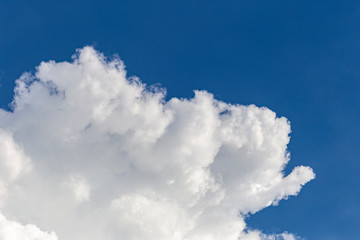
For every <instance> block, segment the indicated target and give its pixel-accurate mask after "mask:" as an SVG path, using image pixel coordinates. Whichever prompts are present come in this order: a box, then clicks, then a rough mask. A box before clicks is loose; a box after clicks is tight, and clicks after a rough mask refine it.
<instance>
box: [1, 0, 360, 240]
mask: <svg viewBox="0 0 360 240" xmlns="http://www.w3.org/2000/svg"><path fill="white" fill-rule="evenodd" d="M359 26H360V2H359V1H350V0H349V1H332V0H330V1H229V0H224V1H213V0H209V1H187V0H184V1H159V0H154V1H138V0H133V1H107V2H106V3H104V2H100V1H78V0H72V1H67V0H63V1H56V2H53V1H36V0H34V1H30V0H27V1H26V0H23V1H17V0H12V1H10V0H3V1H1V2H0V84H1V86H0V106H1V107H2V108H6V106H7V105H8V103H9V102H11V100H12V96H13V87H14V81H15V80H16V79H17V78H18V77H19V76H20V75H21V74H22V73H23V72H24V71H34V67H35V66H37V65H38V64H39V63H40V62H41V61H47V60H50V59H54V60H56V61H64V60H67V61H69V60H71V59H70V56H71V55H72V54H73V53H74V51H75V49H77V48H81V47H83V46H84V45H92V46H94V47H95V49H97V50H99V51H101V52H103V53H104V54H105V55H107V56H111V55H112V54H114V53H117V54H119V56H120V57H121V59H122V60H124V62H125V64H126V66H127V70H128V73H129V75H136V76H139V77H140V78H141V79H142V81H144V82H146V83H148V84H152V83H160V84H161V85H162V86H164V87H166V89H167V98H171V97H192V96H193V89H200V90H201V89H206V90H207V91H209V92H211V93H213V94H214V96H215V97H216V98H217V99H220V100H222V101H225V102H231V103H239V104H245V105H248V104H255V105H257V106H266V107H268V108H270V109H271V110H273V111H274V112H276V113H277V115H278V116H285V117H287V118H288V119H289V121H290V122H291V128H292V133H291V141H290V145H289V150H290V152H291V161H290V163H289V165H288V168H287V169H292V167H294V166H297V165H300V164H303V165H307V166H311V167H312V168H313V169H314V172H315V173H316V175H317V177H316V179H315V180H313V181H311V182H310V183H308V184H307V185H306V186H305V187H304V189H303V190H302V191H301V192H300V194H299V195H298V196H297V197H290V198H289V200H287V201H282V202H281V203H280V205H279V206H275V207H269V208H266V209H264V210H262V211H261V212H259V213H257V214H255V215H254V216H251V217H249V219H248V220H247V222H248V224H249V226H250V227H253V228H259V229H262V230H264V231H265V232H270V233H271V232H282V231H288V232H292V233H295V234H297V235H299V236H302V237H305V238H307V239H309V240H312V239H314V240H315V239H324V240H327V239H328V240H332V239H335V240H340V239H348V240H355V239H358V235H359V234H360V230H359V226H360V220H359V216H360V206H359V202H360V192H359V191H360V190H359V184H360V181H359V174H358V173H359V169H360V163H359V155H360V148H359V136H360V128H359V125H358V121H359V117H360V97H359V92H360V81H359V77H360V44H359V39H360V28H359Z"/></svg>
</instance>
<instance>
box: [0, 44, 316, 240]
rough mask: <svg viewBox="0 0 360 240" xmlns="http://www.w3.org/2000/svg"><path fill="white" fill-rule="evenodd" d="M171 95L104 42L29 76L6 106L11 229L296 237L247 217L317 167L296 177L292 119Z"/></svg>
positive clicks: (1, 117) (4, 147)
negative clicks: (251, 224)
mask: <svg viewBox="0 0 360 240" xmlns="http://www.w3.org/2000/svg"><path fill="white" fill-rule="evenodd" d="M164 94H165V91H164V90H163V89H156V88H152V87H147V86H146V85H145V84H144V83H142V82H141V81H140V80H139V79H137V78H136V77H127V76H126V71H125V69H124V65H123V63H122V62H121V61H120V60H119V59H117V58H115V59H113V60H107V59H106V58H105V57H104V56H103V55H102V54H101V53H98V52H96V51H95V50H94V49H93V48H92V47H84V48H83V49H80V50H78V51H77V53H76V55H74V57H73V62H59V63H57V62H54V61H49V62H42V63H41V64H40V66H38V67H37V69H36V73H35V74H30V73H25V74H23V75H22V76H21V77H20V78H19V79H18V80H17V81H16V87H15V95H14V100H13V103H12V106H13V109H12V111H10V112H9V111H6V110H3V109H2V110H0V166H1V167H0V200H1V201H0V212H1V214H0V238H1V239H5V240H79V239H87V240H100V239H101V240H102V239H106V240H118V239H122V240H136V239H138V240H141V239H147V240H237V239H241V240H258V239H284V240H294V239H296V237H295V236H294V235H292V234H289V233H277V234H274V235H265V234H262V233H261V231H257V230H249V229H247V227H246V223H245V220H244V219H245V217H244V216H246V215H247V214H249V213H251V214H252V213H255V212H257V211H260V210H261V209H263V208H265V207H268V206H270V205H273V204H277V203H278V202H279V201H280V200H282V199H286V198H287V197H288V196H292V195H297V194H298V193H299V191H300V189H301V187H302V186H303V185H304V184H305V183H307V182H308V181H310V180H311V179H313V178H314V176H315V175H314V173H313V171H312V169H311V168H310V167H305V166H298V167H296V168H294V169H293V171H292V172H291V173H290V174H289V175H287V176H285V175H284V172H283V170H284V167H285V166H286V164H287V162H288V161H289V154H288V152H287V144H288V143H289V133H290V124H289V122H288V121H287V119H286V118H284V117H280V118H279V117H277V116H276V114H275V113H274V112H272V111H271V110H269V109H267V108H264V107H262V108H259V107H256V106H254V105H250V106H243V105H232V104H228V103H224V102H222V101H219V100H216V99H214V97H213V95H212V94H210V93H208V92H206V91H195V96H194V97H193V98H191V99H179V98H172V99H170V100H169V101H166V100H165V98H164Z"/></svg>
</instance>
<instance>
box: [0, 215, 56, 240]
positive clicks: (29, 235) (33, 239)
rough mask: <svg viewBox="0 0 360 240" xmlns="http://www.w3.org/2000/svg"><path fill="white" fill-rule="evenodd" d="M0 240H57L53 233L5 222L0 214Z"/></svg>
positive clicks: (29, 225) (31, 226)
mask: <svg viewBox="0 0 360 240" xmlns="http://www.w3.org/2000/svg"><path fill="white" fill-rule="evenodd" d="M0 239H2V240H57V237H56V234H55V233H54V232H51V233H46V232H43V231H41V230H40V229H39V228H38V227H36V226H34V225H31V224H28V225H26V226H23V225H21V224H20V223H17V222H13V221H9V220H7V219H6V218H5V217H4V216H3V215H2V214H1V213H0Z"/></svg>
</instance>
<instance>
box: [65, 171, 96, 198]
mask: <svg viewBox="0 0 360 240" xmlns="http://www.w3.org/2000/svg"><path fill="white" fill-rule="evenodd" d="M64 185H65V186H67V187H69V188H70V189H71V190H72V192H73V193H74V197H75V199H76V201H78V202H79V203H81V202H84V201H89V200H90V191H91V187H90V185H89V183H88V181H87V180H86V178H84V177H83V176H82V175H81V174H70V176H69V177H68V178H67V179H66V181H65V182H64Z"/></svg>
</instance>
